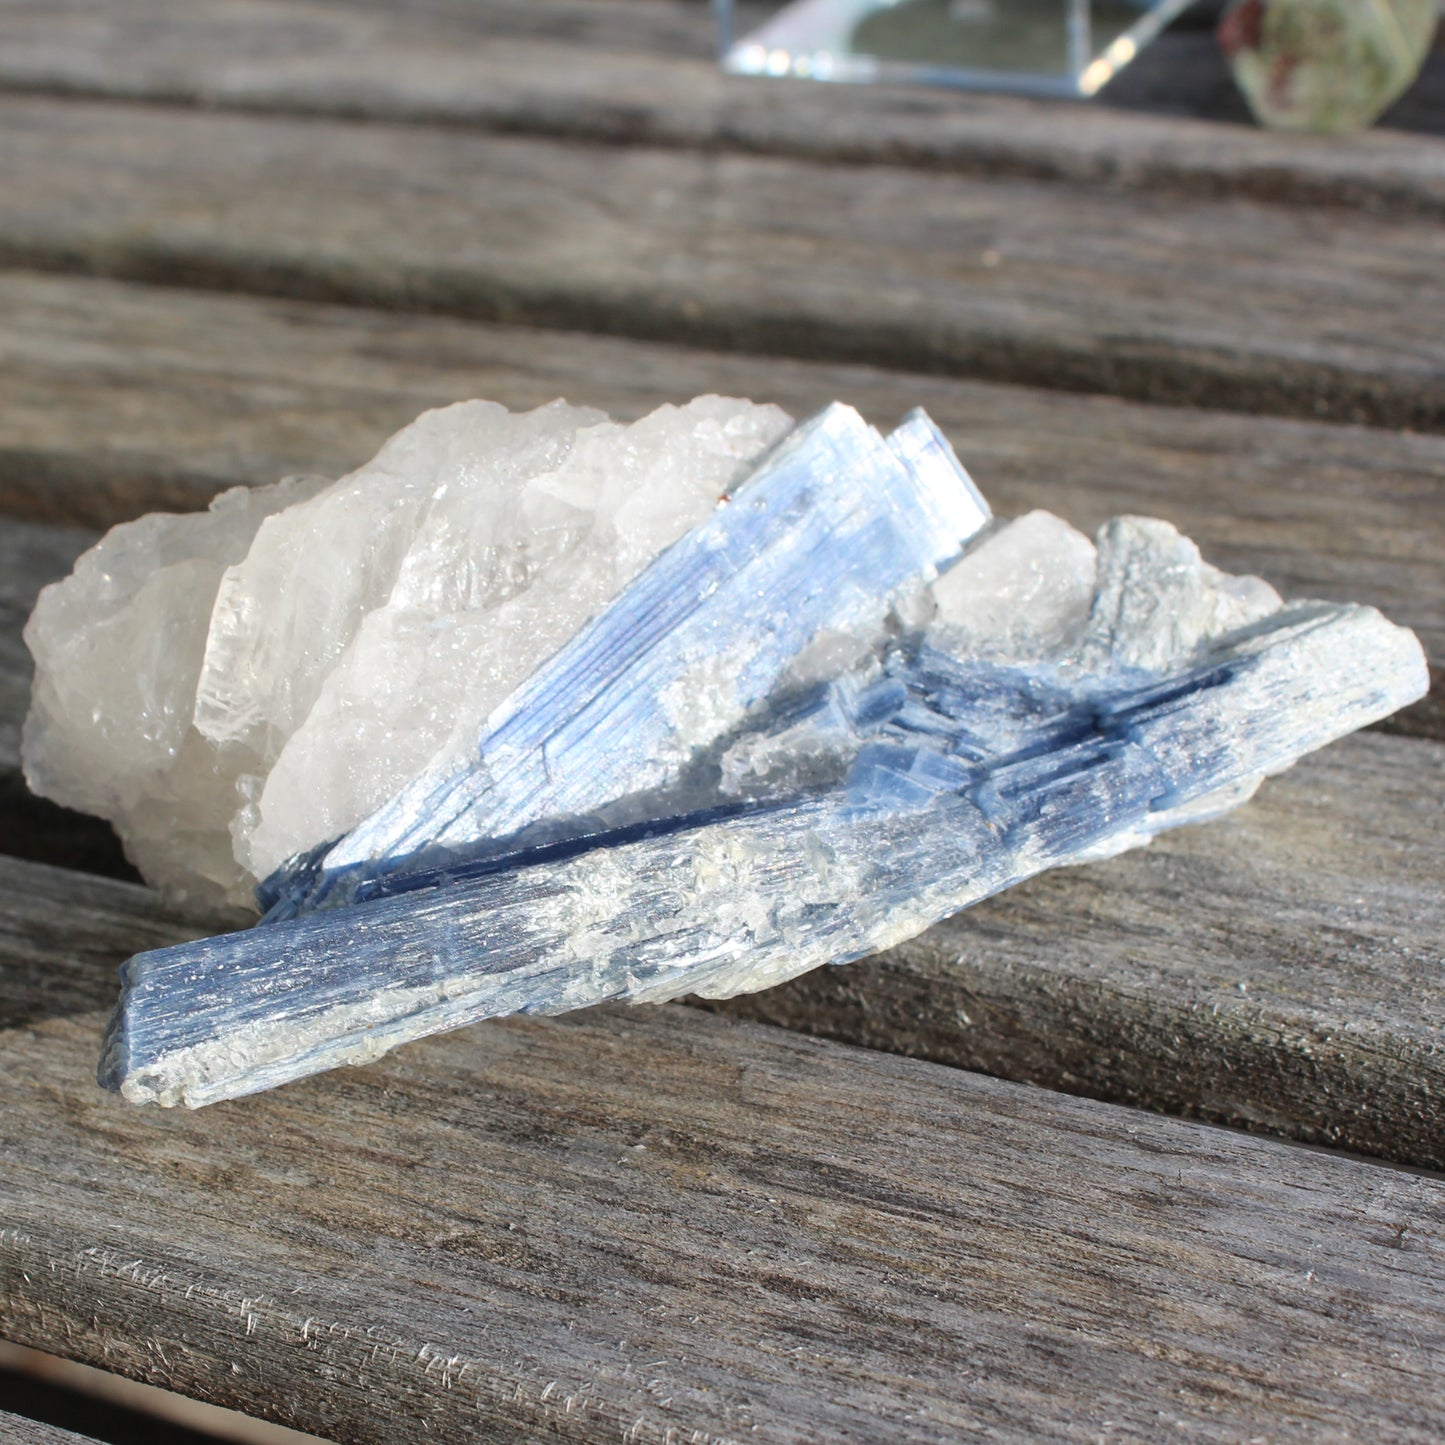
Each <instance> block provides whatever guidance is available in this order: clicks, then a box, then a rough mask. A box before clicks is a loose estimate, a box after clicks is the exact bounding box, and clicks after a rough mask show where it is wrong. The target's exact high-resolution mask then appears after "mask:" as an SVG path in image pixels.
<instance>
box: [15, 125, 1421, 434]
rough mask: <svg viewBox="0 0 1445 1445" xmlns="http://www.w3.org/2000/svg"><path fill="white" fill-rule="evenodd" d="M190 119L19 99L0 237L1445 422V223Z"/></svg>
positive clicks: (418, 132) (448, 301)
mask: <svg viewBox="0 0 1445 1445" xmlns="http://www.w3.org/2000/svg"><path fill="white" fill-rule="evenodd" d="M184 115H185V119H186V123H185V124H184V125H178V124H176V116H175V114H173V113H169V112H164V111H157V110H154V109H148V108H137V107H130V106H119V105H103V104H91V103H81V102H68V103H61V102H56V101H51V100H33V99H14V98H8V99H0V130H3V132H4V133H5V136H6V146H5V148H4V150H3V151H0V186H3V187H4V189H5V192H6V194H7V195H8V196H10V197H11V198H12V199H11V203H10V204H9V205H7V207H6V208H5V210H4V211H3V212H0V260H4V261H8V262H10V263H11V264H24V265H33V266H37V267H45V268H52V269H61V270H69V271H81V272H91V273H101V274H105V275H110V276H116V277H122V278H128V279H134V280H153V281H164V282H166V283H168V284H184V285H201V286H208V287H215V288H223V289H240V290H249V291H254V292H264V293H270V294H284V295H291V296H297V297H301V298H310V299H319V300H327V299H330V300H344V301H349V302H359V303H363V304H366V305H371V306H381V307H387V308H393V309H410V310H427V311H438V312H449V313H455V314H458V315H465V316H470V317H474V318H478V319H484V320H497V321H504V322H526V323H529V324H540V325H547V326H557V327H572V328H576V329H581V330H591V331H603V332H609V333H613V334H619V335H628V336H632V337H637V338H641V339H662V340H667V341H671V342H688V343H695V344H705V345H710V346H715V347H721V348H726V349H729V350H743V351H750V352H755V353H769V354H777V355H789V356H801V357H804V358H807V359H811V360H835V361H863V362H867V363H870V364H882V365H889V366H895V367H905V368H912V369H917V370H924V371H931V372H937V373H941V374H949V375H972V376H981V377H985V378H987V379H990V380H995V381H1009V382H1018V383H1025V384H1036V385H1044V386H1049V387H1054V388H1063V389H1068V390H1081V391H1094V392H1107V393H1113V394H1118V395H1125V396H1130V397H1135V398H1140V399H1144V400H1150V401H1155V402H1181V403H1187V404H1189V405H1201V406H1206V405H1207V406H1227V407H1234V408H1238V409H1241V410H1246V411H1256V412H1269V411H1273V412H1281V413H1294V414H1300V413H1303V414H1308V415H1317V416H1320V417H1327V418H1333V419H1337V420H1342V419H1343V420H1363V421H1370V422H1374V423H1379V424H1386V425H1400V426H1412V427H1416V428H1423V429H1431V428H1438V427H1440V426H1441V425H1442V424H1445V394H1442V391H1441V388H1440V385H1439V378H1440V375H1441V372H1442V370H1445V337H1442V335H1441V332H1440V329H1439V327H1438V325H1437V324H1436V318H1437V316H1438V314H1439V313H1440V310H1441V305H1442V302H1445V280H1442V275H1445V271H1442V266H1441V262H1442V260H1445V229H1442V228H1441V226H1440V225H1439V222H1438V220H1436V219H1433V218H1421V219H1410V218H1401V217H1395V218H1391V219H1389V220H1385V219H1375V218H1366V217H1363V216H1357V215H1352V214H1349V213H1346V212H1337V213H1334V214H1330V215H1328V217H1327V218H1326V217H1325V216H1324V215H1323V213H1320V212H1316V211H1311V210H1295V209H1291V208H1287V207H1280V206H1269V205H1264V204H1261V203H1256V202H1251V201H1245V200H1239V199H1221V200H1211V199H1200V198H1194V197H1174V196H1167V195H1157V194H1154V193H1151V192H1141V193H1138V194H1130V195H1128V196H1123V197H1121V196H1119V195H1116V194H1112V193H1107V192H1102V191H1099V190H1097V189H1094V188H1089V187H1082V186H1072V185H1066V184H1063V183H1044V182H1039V181H1030V180H1021V179H1007V180H1003V179H1000V180H981V179H975V178H970V177H963V176H950V177H940V176H936V175H928V174H920V173H919V172H917V171H911V170H904V169H899V168H888V167H879V166H870V167H857V166H846V165H841V164H840V165H834V166H819V165H815V164H809V163H806V162H802V161H798V160H794V159H787V158H778V157H762V156H749V155H737V154H710V153H704V152H692V151H679V150H657V149H645V148H641V147H637V148H626V149H606V148H595V147H594V148H586V147H579V146H576V145H574V144H567V143H563V142H558V141H554V140H539V139H530V138H529V139H518V138H510V137H506V138H498V137H495V136H489V135H475V134H469V133H464V132H459V131H446V130H437V129H429V128H418V127H403V126H375V125H366V124H353V123H341V122H336V121H320V120H318V121H311V122H301V121H297V120H294V119H289V118H286V119H277V118H274V117H259V116H250V115H247V116H239V115H214V114H201V113H198V112H193V111H188V112H184ZM59 157H63V158H64V164H57V163H56V162H57V158H59Z"/></svg>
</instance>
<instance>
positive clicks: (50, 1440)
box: [0, 1410, 97, 1445]
mask: <svg viewBox="0 0 1445 1445" xmlns="http://www.w3.org/2000/svg"><path fill="white" fill-rule="evenodd" d="M0 1445H97V1442H96V1440H95V1437H94V1436H91V1435H77V1434H76V1433H75V1431H74V1430H62V1429H61V1428H60V1427H59V1426H58V1425H47V1424H46V1423H45V1422H44V1421H43V1420H31V1419H29V1418H28V1417H27V1416H24V1415H12V1414H11V1413H10V1411H9V1410H0Z"/></svg>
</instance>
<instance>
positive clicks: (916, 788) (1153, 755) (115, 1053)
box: [100, 603, 1427, 1105]
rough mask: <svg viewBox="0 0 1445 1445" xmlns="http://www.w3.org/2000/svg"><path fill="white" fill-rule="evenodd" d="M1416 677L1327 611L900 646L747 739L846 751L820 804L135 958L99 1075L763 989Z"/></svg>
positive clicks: (1059, 860) (1195, 797) (401, 884)
mask: <svg viewBox="0 0 1445 1445" xmlns="http://www.w3.org/2000/svg"><path fill="white" fill-rule="evenodd" d="M1426 680H1427V678H1426V669H1425V664H1424V657H1423V654H1422V652H1421V650H1420V646H1419V644H1418V642H1417V641H1416V640H1415V638H1414V637H1413V636H1412V635H1411V634H1410V633H1409V632H1407V631H1405V630H1404V629H1402V628H1398V627H1394V626H1392V625H1391V624H1390V623H1389V622H1387V621H1385V619H1384V618H1382V617H1381V616H1380V615H1379V614H1378V613H1377V612H1375V611H1373V610H1372V609H1370V608H1363V607H1350V606H1332V605H1327V604H1323V603H1318V604H1301V605H1297V606H1294V607H1289V608H1286V609H1284V610H1283V611H1280V612H1278V613H1276V614H1275V615H1274V616H1272V617H1270V618H1268V619H1267V620H1266V621H1264V622H1261V623H1257V624H1254V625H1253V626H1251V627H1248V628H1245V629H1242V630H1240V631H1239V632H1237V633H1235V634H1233V635H1232V636H1230V637H1228V638H1225V639H1223V640H1222V641H1221V642H1220V643H1218V644H1217V645H1216V646H1215V647H1214V648H1213V650H1212V651H1211V652H1209V653H1207V654H1206V655H1203V656H1200V657H1195V658H1193V659H1192V660H1191V661H1190V663H1189V664H1188V665H1187V666H1182V667H1181V668H1180V669H1179V670H1177V671H1175V672H1173V673H1172V674H1165V675H1138V676H1135V675H1124V674H1120V673H1116V672H1105V673H1102V674H1092V673H1083V674H1080V673H1078V672H1074V673H1071V674H1070V673H1066V672H1063V671H1060V672H1055V671H1053V670H1051V669H1043V670H1039V669H1030V668H1027V667H1017V668H1014V669H1010V668H1007V667H998V666H991V665H987V664H970V663H968V662H967V661H962V662H960V661H957V660H954V659H949V658H944V657H940V656H939V655H937V654H932V653H930V652H929V651H928V650H927V649H926V648H924V649H917V648H914V649H908V648H901V649H900V650H898V651H897V652H896V653H895V655H894V656H892V657H890V658H889V659H888V665H887V667H886V668H885V670H884V674H883V676H882V677H881V678H880V679H879V680H878V681H876V682H874V683H871V684H869V685H868V686H867V687H865V688H862V689H861V690H860V689H851V690H850V689H849V688H846V687H841V688H839V689H836V690H833V691H831V692H830V693H829V695H828V696H826V697H825V698H823V699H821V700H816V701H815V706H814V708H813V710H812V712H811V713H808V712H805V713H804V714H803V715H801V717H800V715H799V714H798V713H796V712H791V713H789V714H788V716H787V717H786V718H784V719H771V720H770V719H767V718H764V719H762V720H761V721H760V723H759V726H761V727H764V728H766V727H769V726H772V725H774V723H778V724H779V725H786V727H788V728H790V729H794V730H796V729H797V728H798V727H800V726H801V727H802V728H804V729H805V730H806V728H807V727H808V726H810V725H816V727H817V729H818V730H819V735H820V736H824V735H826V737H827V738H828V739H832V740H836V739H837V738H838V737H840V736H841V737H844V738H845V739H846V740H847V741H848V743H849V745H850V746H852V747H853V749H854V750H853V753H852V762H851V765H849V766H847V768H846V772H845V773H844V774H843V775H841V776H840V777H839V778H838V779H837V780H836V781H835V782H834V783H833V784H832V785H831V786H825V787H823V788H821V789H819V790H816V791H813V792H807V793H802V794H799V795H796V796H794V797H792V798H789V799H786V800H782V801H776V802H772V803H764V804H762V805H759V806H752V807H747V806H743V807H738V808H735V809H733V810H732V811H731V812H730V813H729V814H727V815H720V814H713V815H705V816H701V817H695V818H678V819H673V820H670V821H669V822H666V823H662V824H659V825H657V826H656V828H655V830H654V831H653V832H652V833H651V834H648V833H646V832H645V831H643V832H641V833H639V832H638V831H637V830H633V831H631V832H629V833H626V834H621V835H617V836H614V837H611V838H602V839H596V840H594V843H595V844H596V846H592V847H588V848H583V849H581V850H580V851H571V852H570V853H569V852H568V851H567V850H566V849H565V848H563V849H561V850H552V851H549V850H548V849H547V848H543V849H541V850H540V851H539V852H536V853H534V854H530V855H529V854H521V855H518V856H516V857H514V858H512V859H511V860H506V859H495V858H493V859H490V860H488V859H485V858H482V859H481V860H480V861H478V860H473V861H472V862H465V861H461V862H459V863H458V864H457V866H455V867H453V868H446V869H441V870H437V871H432V872H426V871H424V869H421V870H419V871H416V872H413V873H411V874H410V876H406V875H405V870H401V871H399V872H397V873H395V874H393V875H392V877H391V878H390V879H389V880H388V879H381V878H379V879H376V880H373V882H374V884H375V885H376V886H378V887H379V888H380V889H381V890H382V891H383V892H384V891H385V889H386V887H387V886H388V884H390V885H392V886H394V887H395V888H396V889H397V890H398V891H396V892H394V894H392V895H391V896H379V897H376V898H375V899H374V901H370V902H362V903H357V904H354V905H353V906H351V907H349V908H343V909H338V910H334V911H325V912H319V913H315V914H312V915H310V916H307V917H303V918H299V919H295V920H292V921H289V922H280V923H276V924H274V925H272V926H270V927H265V928H256V929H251V930H249V931H246V932H243V933H237V934H231V935H229V936H227V937H223V938H214V939H204V940H201V941H200V942H197V943H190V944H183V945H180V946H179V947H175V948H168V949H162V950H158V951H156V952H153V953H145V954H139V955H137V956H136V957H135V958H133V959H131V960H130V961H129V962H128V963H127V964H126V965H125V966H124V968H123V970H122V983H123V992H122V998H121V1003H120V1006H119V1008H118V1009H117V1011H116V1014H115V1017H114V1019H113V1020H112V1023H111V1027H110V1030H109V1032H108V1034H107V1038H106V1043H105V1048H104V1053H103V1056H102V1059H101V1065H100V1079H101V1082H102V1083H103V1084H106V1085H108V1086H109V1087H112V1088H117V1089H120V1090H121V1091H122V1092H123V1093H124V1094H125V1095H126V1096H127V1097H128V1098H130V1099H132V1100H134V1101H136V1102H160V1103H164V1104H174V1103H186V1104H191V1105H198V1104H206V1103H210V1102H212V1101H214V1100H218V1099H226V1098H231V1097H235V1096H237V1095H240V1094H246V1093H252V1092H255V1091H257V1090H260V1089H265V1088H269V1087H271V1086H273V1085H275V1084H279V1083H283V1082H285V1081H287V1080H289V1079H295V1078H299V1077H302V1076H304V1075H306V1074H310V1073H315V1072H318V1071H319V1070H322V1069H327V1068H333V1067H336V1066H337V1065H340V1064H346V1063H358V1062H362V1061H365V1060H367V1059H370V1058H374V1057H376V1056H377V1055H379V1054H382V1053H384V1052H386V1051H387V1050H388V1049H390V1048H392V1047H394V1046H395V1045H397V1044H399V1043H403V1042H405V1041H407V1040H408V1039H413V1038H417V1037H420V1036H422V1035H425V1034H429V1033H435V1032H439V1031H441V1030H443V1029H449V1028H455V1027H459V1026H461V1025H463V1024H468V1023H472V1022H475V1021H476V1020H479V1019H484V1018H490V1017H495V1016H497V1015H501V1014H507V1013H516V1012H523V1013H557V1012H562V1011H564V1010H567V1009H571V1008H579V1007H582V1006H585V1005H588V1004H595V1003H600V1002H603V1001H606V1000H615V999H628V1000H633V1001H645V1000H657V999H665V998H671V997H676V996H678V995H680V994H684V993H688V992H696V993H702V994H704V995H709V996H714V997H720V996H725V995H727V994H731V993H735V992H739V991H741V990H744V989H753V988H761V987H765V986H767V985H769V984H772V983H777V982H781V981H782V980H784V979H786V978H790V977H792V976H794V975H796V974H798V973H802V972H804V971H806V970H807V969H810V968H813V967H816V966H817V965H819V964H823V963H844V962H847V961H849V960H851V959H855V958H858V957H861V956H863V955H865V954H868V953H871V952H874V951H875V950H877V949H880V948H885V947H888V946H890V945H891V944H894V943H897V942H899V941H901V940H902V939H905V938H908V937H910V936H911V935H913V934H915V933H918V932H920V931H921V930H922V929H924V928H925V927H927V926H928V925H929V924H931V923H933V922H934V921H936V920H937V919H939V918H942V917H944V916H945V915H946V914H949V913H951V912H954V911H956V910H957V909H959V908H962V907H966V906H967V905H968V904H970V903H973V902H976V901H977V900H979V899H980V898H984V897H987V896H988V895H989V894H992V893H996V892H998V891H999V890H1000V889H1003V888H1006V887H1008V886H1009V885H1011V884H1013V883H1015V882H1018V881H1019V880H1020V879H1023V878H1026V877H1029V876H1031V875H1032V874H1035V873H1038V872H1040V871H1042V870H1043V869H1046V868H1050V867H1054V866H1057V865H1059V864H1064V863H1072V862H1079V861H1081V860H1083V859H1085V858H1089V857H1096V856H1098V855H1099V853H1100V852H1101V851H1110V850H1112V849H1114V848H1117V847H1119V846H1122V845H1123V843H1125V842H1129V841H1140V840H1142V839H1143V838H1146V837H1148V836H1149V835H1151V834H1152V833H1154V832H1157V831H1158V830H1160V829H1161V828H1165V827H1170V826H1173V825H1175V824H1177V823H1179V822H1182V821H1188V820H1193V819H1195V818H1198V817H1199V816H1201V812H1202V811H1203V810H1207V809H1208V808H1209V807H1210V806H1211V805H1212V800H1213V799H1215V798H1216V797H1219V796H1222V795H1228V794H1229V791H1230V790H1232V789H1233V790H1237V789H1240V788H1242V787H1247V786H1248V785H1250V784H1251V783H1252V782H1253V781H1254V780H1256V779H1257V778H1258V777H1260V776H1261V775H1264V774H1267V773H1270V772H1274V771H1277V770H1278V769H1280V768H1282V767H1286V766H1288V765H1289V763H1291V762H1292V761H1294V759H1296V758H1297V757H1299V756H1300V755H1302V754H1303V753H1306V752H1308V751H1310V750H1311V749H1313V748H1316V747H1319V746H1321V745H1322V744H1324V743H1326V742H1328V741H1330V740H1331V739H1332V738H1335V737H1339V736H1342V735H1343V734H1345V733H1347V732H1350V731H1352V730H1354V729H1355V728H1357V727H1362V726H1364V725H1365V724H1367V723H1369V722H1372V721H1374V720H1375V719H1377V718H1380V717H1384V716H1387V715H1388V714H1389V713H1390V712H1392V711H1394V710H1395V708H1397V707H1400V706H1402V705H1403V704H1405V703H1407V702H1410V701H1412V700H1413V699H1414V698H1416V697H1418V696H1420V695H1421V693H1422V691H1423V690H1424V687H1425V685H1426ZM809 718H811V719H812V723H811V724H810V722H809Z"/></svg>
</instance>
